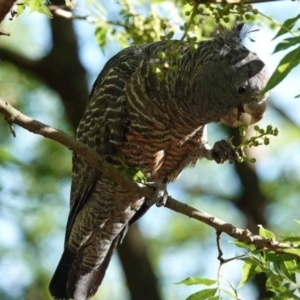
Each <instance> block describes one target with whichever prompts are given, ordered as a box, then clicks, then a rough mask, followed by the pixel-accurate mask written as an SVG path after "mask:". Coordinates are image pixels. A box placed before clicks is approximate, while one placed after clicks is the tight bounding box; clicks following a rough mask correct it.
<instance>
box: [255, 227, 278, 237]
mask: <svg viewBox="0 0 300 300" xmlns="http://www.w3.org/2000/svg"><path fill="white" fill-rule="evenodd" d="M258 227H259V235H260V236H262V237H264V238H267V239H273V240H275V239H276V237H275V234H274V233H273V232H272V231H270V230H267V229H265V228H264V227H263V226H262V225H258Z"/></svg>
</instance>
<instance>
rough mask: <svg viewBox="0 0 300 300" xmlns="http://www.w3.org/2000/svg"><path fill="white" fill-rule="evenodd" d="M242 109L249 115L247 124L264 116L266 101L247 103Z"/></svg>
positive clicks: (255, 121)
mask: <svg viewBox="0 0 300 300" xmlns="http://www.w3.org/2000/svg"><path fill="white" fill-rule="evenodd" d="M243 109H244V112H245V113H246V114H248V115H249V116H250V117H251V119H250V123H249V125H251V124H254V123H257V122H258V121H260V120H261V119H262V118H263V117H264V115H265V112H266V109H267V101H260V102H251V103H247V104H245V105H244V106H243Z"/></svg>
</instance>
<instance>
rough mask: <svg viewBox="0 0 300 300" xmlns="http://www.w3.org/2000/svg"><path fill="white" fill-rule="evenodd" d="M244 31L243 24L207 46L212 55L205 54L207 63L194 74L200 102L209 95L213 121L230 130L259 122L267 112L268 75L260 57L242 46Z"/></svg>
mask: <svg viewBox="0 0 300 300" xmlns="http://www.w3.org/2000/svg"><path fill="white" fill-rule="evenodd" d="M243 28H244V24H243V23H240V24H237V25H236V26H235V27H233V28H232V29H230V30H225V31H222V32H221V33H219V34H218V35H217V37H216V38H215V39H214V40H212V41H209V42H204V43H208V46H209V47H210V48H211V52H210V53H209V54H207V53H205V54H206V55H207V59H205V60H204V61H203V62H202V63H201V66H199V68H198V70H196V71H195V73H194V79H195V80H194V82H196V81H198V83H196V84H195V86H194V91H195V92H196V93H198V94H199V96H200V97H199V99H200V98H202V99H203V98H204V97H201V95H208V96H207V97H206V99H207V100H206V101H205V105H206V110H207V111H210V112H211V119H212V120H213V121H217V122H218V121H220V122H222V123H224V124H225V125H227V126H230V127H237V126H240V125H242V124H243V123H248V124H253V123H256V122H258V121H259V120H261V119H262V118H263V116H264V113H265V111H266V108H267V106H266V100H267V98H268V94H267V93H265V94H262V91H263V89H264V88H265V86H266V84H267V81H268V79H269V76H268V72H267V69H266V66H265V64H264V63H263V62H262V61H261V60H260V59H259V57H258V56H257V55H256V54H255V53H252V52H251V51H249V50H248V49H247V48H246V47H244V46H243V45H242V40H243V38H244V37H245V35H246V34H247V33H248V31H247V30H245V29H243ZM203 46H205V45H203ZM201 47H202V46H201V45H200V47H199V48H201ZM199 50H200V51H199V52H201V49H199ZM245 115H246V118H245ZM247 115H248V116H247Z"/></svg>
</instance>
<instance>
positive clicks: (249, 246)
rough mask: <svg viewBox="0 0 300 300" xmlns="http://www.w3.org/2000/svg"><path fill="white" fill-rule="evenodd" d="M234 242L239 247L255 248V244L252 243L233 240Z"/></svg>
mask: <svg viewBox="0 0 300 300" xmlns="http://www.w3.org/2000/svg"><path fill="white" fill-rule="evenodd" d="M234 244H235V245H236V246H238V247H240V248H244V249H249V250H255V249H256V247H255V245H253V244H250V245H248V244H246V243H243V242H240V241H234Z"/></svg>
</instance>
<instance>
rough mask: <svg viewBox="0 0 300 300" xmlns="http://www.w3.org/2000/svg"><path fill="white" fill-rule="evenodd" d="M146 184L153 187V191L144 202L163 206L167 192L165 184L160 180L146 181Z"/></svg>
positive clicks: (166, 199)
mask: <svg viewBox="0 0 300 300" xmlns="http://www.w3.org/2000/svg"><path fill="white" fill-rule="evenodd" d="M147 186H148V187H150V188H153V189H155V193H154V195H153V197H152V198H151V199H147V200H146V204H147V205H149V206H152V205H153V204H156V206H158V207H160V206H165V205H166V203H167V201H168V197H169V194H168V192H167V184H165V183H161V182H147Z"/></svg>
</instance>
